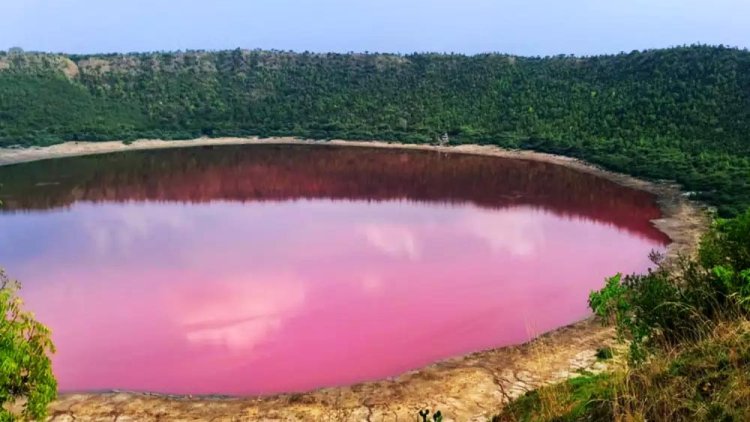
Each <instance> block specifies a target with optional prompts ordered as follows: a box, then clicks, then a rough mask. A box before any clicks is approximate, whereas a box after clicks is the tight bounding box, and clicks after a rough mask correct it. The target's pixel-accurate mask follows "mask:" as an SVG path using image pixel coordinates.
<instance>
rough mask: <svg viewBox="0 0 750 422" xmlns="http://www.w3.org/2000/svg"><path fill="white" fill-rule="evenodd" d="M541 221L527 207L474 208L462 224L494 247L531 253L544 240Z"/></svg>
mask: <svg viewBox="0 0 750 422" xmlns="http://www.w3.org/2000/svg"><path fill="white" fill-rule="evenodd" d="M540 223H541V222H540V220H539V218H538V216H535V215H534V213H533V212H530V210H528V209H504V210H502V211H494V210H483V209H471V210H469V211H468V212H467V214H466V216H465V217H464V218H463V220H461V221H460V223H459V226H460V227H461V229H462V230H465V231H467V232H468V233H469V234H471V235H473V236H476V237H478V238H480V239H482V240H484V241H485V242H487V244H488V245H489V247H490V248H491V249H492V250H493V251H496V252H500V251H505V252H509V253H511V254H513V255H516V256H530V255H533V254H534V253H536V252H537V250H538V249H539V247H540V246H541V245H542V244H543V243H544V230H543V228H542V226H541V224H540Z"/></svg>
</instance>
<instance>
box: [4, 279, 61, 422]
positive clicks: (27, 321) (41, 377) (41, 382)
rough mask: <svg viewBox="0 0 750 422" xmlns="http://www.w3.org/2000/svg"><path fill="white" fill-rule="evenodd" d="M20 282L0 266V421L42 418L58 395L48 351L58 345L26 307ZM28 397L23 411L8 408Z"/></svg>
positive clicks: (50, 351)
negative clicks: (10, 276)
mask: <svg viewBox="0 0 750 422" xmlns="http://www.w3.org/2000/svg"><path fill="white" fill-rule="evenodd" d="M18 289H19V284H18V282H16V281H13V280H10V279H9V278H8V277H7V276H6V274H5V272H4V271H3V270H1V269H0V421H3V422H5V421H13V420H16V419H18V418H21V419H23V420H43V419H44V418H45V417H46V415H47V405H48V404H49V403H50V402H51V401H52V400H54V399H55V397H56V396H57V381H55V377H54V375H53V374H52V363H51V362H50V359H49V354H51V353H54V351H55V348H54V345H53V344H52V340H51V339H50V331H49V329H48V328H47V327H45V326H44V325H42V324H41V323H39V322H38V321H36V320H35V319H34V316H33V315H32V314H31V313H30V312H28V311H24V310H23V308H22V305H23V302H22V301H21V299H20V298H19V297H18V295H17V292H18ZM19 400H23V401H25V403H24V404H23V406H22V410H21V412H20V414H16V413H13V412H12V411H11V410H9V408H10V407H11V406H13V405H15V404H16V403H17V402H18V401H19Z"/></svg>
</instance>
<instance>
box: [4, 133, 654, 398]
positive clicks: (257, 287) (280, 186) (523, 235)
mask: <svg viewBox="0 0 750 422" xmlns="http://www.w3.org/2000/svg"><path fill="white" fill-rule="evenodd" d="M204 153H205V154H206V156H205V157H206V158H205V159H204V158H203V155H202V154H204ZM130 166H132V168H131V167H130ZM519 172H520V174H519ZM545 172H551V173H550V174H545ZM0 180H3V183H4V184H5V187H6V188H8V189H7V190H6V192H5V193H4V195H5V196H4V198H5V200H6V201H7V202H8V203H9V204H10V209H9V210H8V211H7V212H5V213H3V214H0V233H2V234H3V235H2V236H0V262H2V263H3V265H6V266H7V268H8V270H9V272H10V273H11V274H12V275H14V276H15V277H17V278H19V279H21V280H22V281H23V282H24V288H23V295H24V297H25V299H26V300H27V303H28V305H29V306H30V307H31V309H33V310H34V311H35V312H36V313H37V316H38V317H39V318H40V319H41V320H43V321H44V322H46V323H47V324H49V325H50V326H51V327H52V329H53V337H54V340H55V342H56V343H57V345H58V353H57V355H56V356H55V359H54V369H55V371H56V373H57V375H58V377H59V380H60V387H61V389H62V390H63V391H78V390H98V389H112V388H119V389H132V390H148V391H159V392H171V393H192V394H198V393H224V394H265V393H274V392H280V391H301V390H307V389H311V388H316V387H320V386H331V385H339V384H346V383H352V382H357V381H362V380H367V379H373V378H381V377H386V376H391V375H395V374H398V373H400V372H402V371H405V370H409V369H413V368H416V367H419V366H422V365H425V364H427V363H429V362H432V361H434V360H436V359H440V358H444V357H448V356H452V355H456V354H463V353H467V352H470V351H474V350H478V349H483V348H488V347H496V346H500V345H506V344H512V343H517V342H521V341H524V340H527V339H528V338H529V337H530V336H531V335H533V334H538V333H541V332H543V331H546V330H549V329H552V328H555V327H557V326H560V325H563V324H567V323H569V322H572V321H575V320H577V319H579V318H582V317H584V316H585V315H587V312H588V311H587V309H586V296H587V293H588V291H589V290H591V289H592V288H594V287H597V286H599V285H600V283H601V281H602V279H603V278H604V277H605V276H607V275H610V274H612V273H614V272H616V271H623V272H632V271H641V270H643V269H645V268H646V266H647V264H648V260H647V254H648V252H649V251H650V250H651V249H652V248H655V247H656V248H658V247H661V246H663V245H664V243H665V240H664V237H663V236H661V235H660V234H659V232H657V231H655V230H654V229H653V228H652V227H651V226H650V224H649V222H648V220H649V219H650V218H653V217H656V216H658V210H657V209H656V207H655V206H654V204H653V199H652V198H651V197H650V196H648V195H646V194H643V193H639V192H636V191H632V190H628V189H624V188H622V187H619V186H617V185H613V184H611V183H607V182H605V181H601V180H599V179H595V178H591V177H590V176H586V175H579V174H576V173H574V172H569V171H568V170H564V169H559V168H556V167H553V166H546V165H545V166H542V167H538V163H526V162H519V161H506V160H491V159H490V160H488V159H486V158H482V157H473V156H456V157H452V156H448V157H440V156H437V155H435V154H427V153H413V154H412V153H401V152H395V151H382V150H375V151H368V150H361V149H356V150H348V149H341V148H308V147H299V148H298V147H294V148H278V147H250V148H229V149H216V150H206V151H203V150H194V151H190V150H185V151H161V152H149V153H139V154H132V155H120V156H114V155H113V156H109V157H90V158H86V159H76V160H61V161H59V162H54V161H51V162H47V163H37V164H34V165H31V166H29V167H26V166H17V167H11V168H7V169H0ZM44 180H47V181H50V180H51V181H59V184H57V185H49V184H47V185H43V186H39V187H38V188H35V187H34V186H36V185H38V184H39V183H41V182H42V181H44ZM540 184H541V186H540ZM24 187H26V188H28V189H29V191H28V192H29V193H28V195H27V194H26V193H25V190H24V189H26V188H24ZM585 189H590V190H589V191H588V192H586V190H585ZM527 193H528V195H527ZM292 199H293V200H292ZM610 212H611V215H610V214H609V213H610ZM540 310H544V311H543V312H540Z"/></svg>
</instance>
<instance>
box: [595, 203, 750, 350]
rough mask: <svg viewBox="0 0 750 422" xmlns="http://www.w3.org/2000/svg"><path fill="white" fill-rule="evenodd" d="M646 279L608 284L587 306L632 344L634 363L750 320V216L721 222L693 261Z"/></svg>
mask: <svg viewBox="0 0 750 422" xmlns="http://www.w3.org/2000/svg"><path fill="white" fill-rule="evenodd" d="M680 264H681V265H679V266H678V268H670V269H668V268H665V267H663V266H662V267H660V268H658V269H657V270H655V271H649V272H648V273H647V274H644V275H632V276H628V277H626V278H625V279H624V280H623V281H622V282H621V278H620V276H619V275H618V276H615V277H613V278H611V279H609V280H607V283H606V285H605V286H604V288H603V289H601V290H599V291H597V292H592V293H591V295H590V298H589V304H590V306H591V308H592V309H593V310H594V312H595V313H596V314H597V315H599V316H600V317H603V318H604V320H605V321H606V322H609V323H611V324H614V325H615V326H616V327H617V330H618V333H620V334H621V335H624V336H626V337H627V338H628V339H629V340H630V359H631V360H632V361H633V362H634V363H640V362H643V361H644V360H645V359H646V358H647V357H648V356H649V353H650V349H653V348H654V347H659V346H665V345H666V346H671V345H675V344H678V343H680V342H682V341H685V340H686V339H690V338H699V337H700V336H701V335H703V333H704V332H706V331H709V330H711V329H712V328H713V325H714V323H715V322H716V321H719V320H722V319H725V318H728V317H734V316H741V317H746V316H748V315H750V210H748V211H747V212H745V213H744V214H742V215H740V216H738V217H737V218H735V219H732V220H719V221H717V223H716V224H715V225H714V227H713V228H712V229H711V230H710V231H709V233H707V234H706V235H705V236H704V238H703V240H702V242H701V247H700V249H699V252H698V257H697V258H696V259H694V260H683V261H682V262H681V263H680Z"/></svg>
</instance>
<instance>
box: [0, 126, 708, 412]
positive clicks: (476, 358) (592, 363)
mask: <svg viewBox="0 0 750 422" xmlns="http://www.w3.org/2000/svg"><path fill="white" fill-rule="evenodd" d="M269 143H276V144H317V143H323V142H320V141H308V140H298V139H294V138H272V139H257V138H216V139H197V140H192V141H162V140H141V141H136V142H134V143H133V144H131V145H125V144H123V143H122V142H119V141H113V142H97V143H83V142H68V143H64V144H59V145H55V146H51V147H45V148H32V149H0V165H3V164H13V163H21V162H28V161H36V160H43V159H51V158H60V157H69V156H76V155H88V154H99V153H107V152H118V151H130V150H143V149H157V148H177V147H187V146H201V145H238V144H269ZM325 143H326V144H335V145H347V146H367V147H382V148H408V149H426V150H437V151H444V152H460V153H469V154H482V155H491V156H498V157H508V158H518V159H525V160H537V161H545V162H550V163H555V164H559V165H563V166H567V167H571V168H575V169H577V170H579V171H583V172H587V173H591V174H595V175H597V176H599V177H604V178H606V179H609V180H612V181H614V182H616V183H619V184H622V185H626V186H630V187H634V188H637V189H641V190H645V191H648V192H652V193H653V194H655V195H656V196H657V197H658V200H659V204H660V206H661V208H662V211H663V217H662V218H661V219H659V220H656V221H654V224H655V226H656V227H657V228H659V229H660V230H661V231H663V232H664V233H666V234H667V235H668V236H669V237H670V238H671V239H672V241H673V243H672V244H671V245H670V246H669V247H668V249H667V255H668V257H671V258H674V257H676V256H677V255H678V254H680V253H691V252H692V251H693V250H694V249H695V245H696V244H697V241H698V239H699V237H700V234H701V233H702V232H703V231H704V230H705V228H706V227H707V224H708V218H707V215H706V213H705V211H704V210H703V208H702V207H700V206H699V205H697V204H695V203H692V202H690V201H688V200H687V199H685V197H684V196H683V195H682V194H681V193H680V191H679V187H678V186H675V185H670V184H656V183H651V182H647V181H643V180H639V179H635V178H633V177H630V176H626V175H622V174H616V173H612V172H608V171H605V170H602V169H600V168H597V167H595V166H592V165H589V164H586V163H584V162H581V161H579V160H575V159H572V158H568V157H561V156H555V155H550V154H543V153H536V152H531V151H509V150H503V149H500V148H497V147H492V146H478V145H462V146H456V147H437V146H427V145H402V144H392V143H387V142H378V141H372V142H354V141H339V140H335V141H329V142H325ZM532 337H533V336H531V335H530V338H532ZM613 342H614V334H613V332H612V330H611V329H607V328H603V327H601V326H600V325H599V324H597V323H596V322H595V321H593V320H587V321H583V322H580V323H577V324H574V325H571V326H569V327H565V328H561V329H559V330H556V331H554V332H552V333H549V334H545V335H543V336H541V337H538V338H536V339H535V340H532V341H531V342H529V343H527V344H525V345H521V346H515V347H506V348H501V349H496V350H489V351H484V352H479V353H475V354H471V355H468V356H464V357H459V358H454V359H449V360H445V361H442V362H438V363H436V364H433V365H430V366H427V367H425V368H422V369H419V370H416V371H412V372H409V373H406V374H403V375H401V376H399V377H397V378H394V379H389V380H382V381H375V382H368V383H363V384H358V385H353V386H348V387H339V388H329V389H322V390H318V391H315V392H310V393H302V394H287V395H278V396H271V397H260V398H221V397H196V398H193V397H184V396H164V395H153V394H142V393H126V392H113V393H99V394H68V395H63V396H61V397H60V398H59V399H58V400H57V401H56V402H55V403H53V404H52V405H51V407H50V415H51V420H54V421H72V420H77V421H82V420H103V421H105V420H106V421H113V420H117V421H126V420H132V421H136V420H137V421H148V420H169V421H175V420H214V421H236V420H262V421H350V420H351V421H397V420H403V421H413V420H417V416H416V415H417V412H418V411H419V410H420V409H440V410H441V411H442V413H443V414H444V415H445V419H444V420H445V421H462V422H463V421H486V420H487V419H488V418H489V417H491V416H492V415H494V414H496V413H498V410H499V409H500V408H501V407H502V405H503V403H505V402H507V400H509V399H511V398H514V397H517V396H519V395H521V394H523V393H524V392H525V391H527V390H530V389H534V388H536V387H539V386H541V385H544V384H549V383H554V382H559V381H562V380H564V379H566V378H570V377H571V376H574V375H575V373H576V372H577V371H579V370H588V371H592V372H597V371H601V370H603V369H605V365H604V364H603V363H601V362H597V359H596V356H595V355H596V350H597V349H598V348H600V347H603V346H606V345H610V344H612V343H613Z"/></svg>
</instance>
